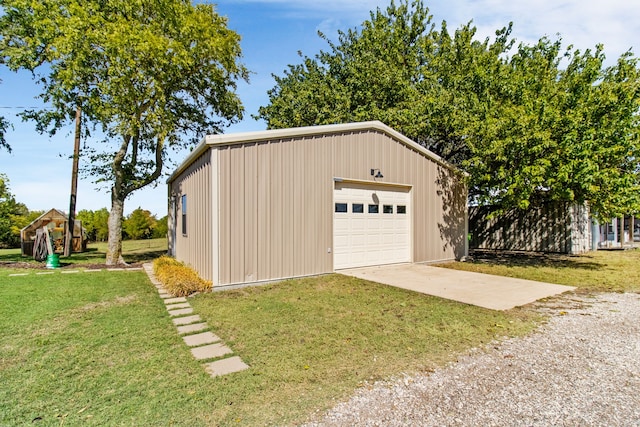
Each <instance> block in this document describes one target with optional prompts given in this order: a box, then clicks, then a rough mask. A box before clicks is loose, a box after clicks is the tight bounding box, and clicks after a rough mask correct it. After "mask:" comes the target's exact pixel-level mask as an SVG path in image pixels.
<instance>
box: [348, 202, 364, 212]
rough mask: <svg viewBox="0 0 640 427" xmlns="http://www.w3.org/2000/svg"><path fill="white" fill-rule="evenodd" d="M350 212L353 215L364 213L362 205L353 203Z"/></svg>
mask: <svg viewBox="0 0 640 427" xmlns="http://www.w3.org/2000/svg"><path fill="white" fill-rule="evenodd" d="M351 212H353V213H364V204H362V203H354V204H353V205H351Z"/></svg>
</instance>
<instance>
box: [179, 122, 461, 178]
mask: <svg viewBox="0 0 640 427" xmlns="http://www.w3.org/2000/svg"><path fill="white" fill-rule="evenodd" d="M366 130H373V131H378V132H381V133H384V134H386V135H388V136H389V137H391V138H393V139H395V140H396V141H398V142H400V143H402V144H404V145H405V146H407V147H408V148H410V149H412V150H415V151H417V152H419V153H421V154H423V155H424V156H425V157H427V158H429V159H431V160H433V161H434V162H436V163H438V164H440V165H441V166H444V167H446V168H447V169H450V170H452V171H455V172H461V171H460V170H459V169H458V168H456V167H455V166H453V165H452V164H450V163H449V162H447V161H446V160H444V159H443V158H442V157H440V156H438V155H437V154H436V153H434V152H432V151H430V150H427V149H426V148H424V147H423V146H421V145H420V144H418V143H416V142H415V141H413V140H411V139H410V138H408V137H406V136H404V135H403V134H401V133H400V132H398V131H396V130H394V129H392V128H390V127H389V126H387V125H385V124H384V123H382V122H380V121H377V120H375V121H369V122H357V123H345V124H333V125H317V126H304V127H297V128H287V129H269V130H263V131H254V132H239V133H232V134H222V135H207V136H205V137H204V138H203V140H202V142H200V144H198V146H196V148H194V150H193V151H192V152H191V153H190V154H189V156H187V158H186V159H185V160H184V161H183V162H182V163H181V164H180V165H179V166H178V167H177V169H176V170H175V171H174V172H173V173H172V174H171V176H169V178H168V179H167V182H168V183H169V182H171V181H173V179H174V178H175V177H176V176H177V175H179V174H180V173H182V172H183V171H184V170H185V169H186V168H187V167H188V166H189V165H190V164H191V163H192V162H193V161H194V160H195V159H197V158H198V157H200V155H201V154H202V153H203V152H204V151H205V150H206V149H207V148H209V147H219V146H226V145H236V144H246V143H251V142H260V141H269V140H274V139H285V138H301V137H305V136H314V135H328V134H333V133H345V132H353V131H366Z"/></svg>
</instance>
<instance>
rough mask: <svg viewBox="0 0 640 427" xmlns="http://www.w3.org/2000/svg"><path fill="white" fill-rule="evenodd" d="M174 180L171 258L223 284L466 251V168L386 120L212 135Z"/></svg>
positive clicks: (170, 182) (450, 256) (457, 255)
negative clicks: (450, 161) (464, 176)
mask: <svg viewBox="0 0 640 427" xmlns="http://www.w3.org/2000/svg"><path fill="white" fill-rule="evenodd" d="M168 185H169V200H170V207H169V250H170V253H171V254H172V255H174V256H175V257H176V258H177V259H179V260H181V261H184V262H186V263H188V264H190V265H192V266H193V267H194V268H195V269H196V270H197V271H198V272H199V273H200V275H201V276H202V277H204V278H206V279H208V280H212V281H213V283H214V286H216V287H228V286H236V285H244V284H250V283H260V282H266V281H273V280H278V279H285V278H291V277H299V276H308V275H317V274H323V273H330V272H333V271H335V270H336V269H340V268H347V267H354V266H360V265H377V264H387V263H397V262H436V261H443V260H453V259H457V258H460V257H462V256H464V255H465V254H466V251H467V245H466V243H467V239H466V234H467V190H466V187H465V185H464V179H463V175H462V174H461V173H460V172H459V171H458V170H456V169H455V168H454V167H452V166H451V165H449V164H447V163H446V162H445V161H443V160H442V159H441V158H439V157H438V156H437V155H435V154H433V153H431V152H430V151H428V150H426V149H424V148H423V147H421V146H419V145H418V144H416V143H415V142H413V141H411V140H410V139H408V138H407V137H405V136H404V135H402V134H400V133H398V132H396V131H394V130H393V129H391V128H389V127H388V126H386V125H384V124H382V123H380V122H363V123H350V124H342V125H326V126H311V127H303V128H294V129H277V130H267V131H260V132H248V133H240V134H230V135H215V136H207V137H206V138H205V139H204V140H203V141H202V143H201V144H200V145H199V146H198V147H196V149H195V150H194V151H193V152H192V153H191V155H190V156H189V157H188V158H187V159H186V160H185V161H184V162H183V163H182V164H181V165H180V166H179V167H178V168H177V170H176V171H175V172H174V173H173V174H172V175H171V177H170V178H169V180H168ZM354 209H355V211H354ZM338 210H339V211H338Z"/></svg>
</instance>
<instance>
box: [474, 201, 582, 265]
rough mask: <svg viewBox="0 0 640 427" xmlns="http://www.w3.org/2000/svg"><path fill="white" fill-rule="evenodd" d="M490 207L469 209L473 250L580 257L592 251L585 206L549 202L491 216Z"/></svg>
mask: <svg viewBox="0 0 640 427" xmlns="http://www.w3.org/2000/svg"><path fill="white" fill-rule="evenodd" d="M491 212H492V208H491V207H490V206H476V207H471V208H469V231H470V233H471V243H470V247H471V248H472V249H490V250H499V251H531V252H557V253H566V254H581V253H584V252H588V251H589V250H591V249H592V245H593V243H592V234H591V233H592V222H591V220H590V219H589V208H588V207H587V206H586V205H580V204H575V203H565V202H548V203H543V204H541V205H540V206H532V207H530V208H529V209H527V210H521V209H512V210H510V211H508V212H505V213H503V214H501V215H497V216H494V217H491Z"/></svg>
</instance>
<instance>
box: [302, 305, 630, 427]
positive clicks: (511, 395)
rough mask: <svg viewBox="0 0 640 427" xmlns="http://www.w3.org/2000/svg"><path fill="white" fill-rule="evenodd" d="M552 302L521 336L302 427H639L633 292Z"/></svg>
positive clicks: (386, 386) (362, 396)
mask: <svg viewBox="0 0 640 427" xmlns="http://www.w3.org/2000/svg"><path fill="white" fill-rule="evenodd" d="M555 303H556V307H555V308H551V306H547V307H546V308H545V307H544V306H541V309H542V310H545V309H546V310H549V311H550V312H551V313H553V314H554V316H553V317H552V318H551V319H550V321H549V322H548V323H547V324H545V325H543V326H542V327H541V328H540V329H539V330H538V331H537V332H536V333H534V334H532V335H530V336H527V337H525V338H517V339H510V340H506V341H503V342H499V343H496V344H494V345H493V346H492V347H489V349H488V350H486V351H485V350H482V351H481V350H476V351H472V352H471V353H470V354H469V355H466V356H464V357H461V358H460V359H459V361H458V362H456V363H454V364H451V365H449V366H448V367H445V368H442V369H440V370H437V371H436V372H434V373H432V374H425V375H418V376H406V377H404V378H400V379H397V380H395V381H391V382H381V383H376V384H374V385H373V386H372V387H371V388H369V389H367V388H363V389H360V390H358V391H357V392H356V394H355V395H354V396H353V397H352V398H351V399H350V400H349V401H347V402H344V403H341V404H339V405H338V406H336V407H335V408H333V409H331V410H330V411H329V412H328V413H327V414H326V415H325V416H324V417H323V418H321V420H320V421H318V422H315V423H311V424H308V425H309V426H479V425H482V426H640V294H633V293H627V294H601V295H598V296H595V297H578V296H575V295H573V296H569V297H566V298H563V299H559V300H556V301H555ZM557 306H562V307H567V308H557Z"/></svg>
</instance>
